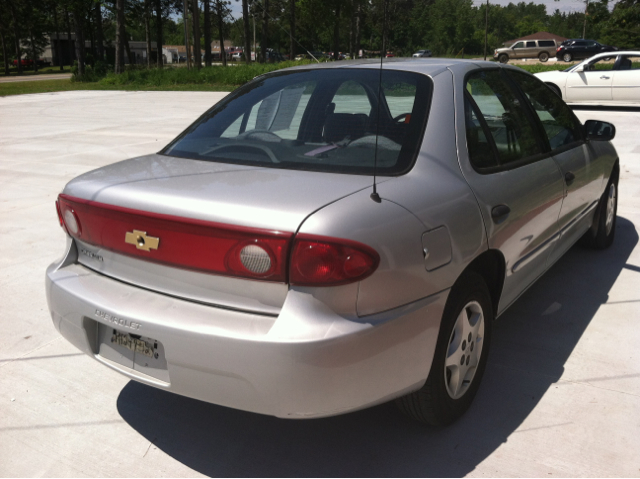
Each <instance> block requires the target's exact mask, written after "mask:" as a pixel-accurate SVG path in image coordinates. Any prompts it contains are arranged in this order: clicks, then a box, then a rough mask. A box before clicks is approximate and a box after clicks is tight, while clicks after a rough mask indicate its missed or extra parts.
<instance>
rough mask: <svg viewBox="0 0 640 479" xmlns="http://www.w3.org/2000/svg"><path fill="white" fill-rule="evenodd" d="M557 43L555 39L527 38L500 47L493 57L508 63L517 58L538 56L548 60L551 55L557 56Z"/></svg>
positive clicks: (544, 60)
mask: <svg viewBox="0 0 640 479" xmlns="http://www.w3.org/2000/svg"><path fill="white" fill-rule="evenodd" d="M556 49H557V44H556V41H555V40H526V41H519V42H516V43H514V44H513V45H511V46H510V47H508V48H498V49H496V50H495V51H494V52H493V57H494V58H495V59H496V60H498V61H499V62H500V63H507V62H508V61H509V60H513V59H515V58H538V59H539V60H540V61H541V62H546V61H547V60H549V57H555V56H556Z"/></svg>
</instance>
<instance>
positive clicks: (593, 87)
mask: <svg viewBox="0 0 640 479" xmlns="http://www.w3.org/2000/svg"><path fill="white" fill-rule="evenodd" d="M612 83H613V61H612V59H606V60H605V59H604V58H600V59H599V60H597V61H595V62H593V63H590V64H587V65H585V66H584V71H581V72H571V73H567V85H566V86H567V90H566V91H567V102H581V101H582V102H594V103H597V102H600V101H609V100H611V85H612Z"/></svg>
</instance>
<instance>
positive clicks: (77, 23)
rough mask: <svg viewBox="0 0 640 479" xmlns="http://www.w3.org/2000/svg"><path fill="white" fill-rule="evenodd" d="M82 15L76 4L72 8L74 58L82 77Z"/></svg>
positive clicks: (79, 75)
mask: <svg viewBox="0 0 640 479" xmlns="http://www.w3.org/2000/svg"><path fill="white" fill-rule="evenodd" d="M83 20H84V17H83V15H82V13H81V8H80V7H78V6H76V8H74V10H73V27H74V29H75V34H76V58H77V59H78V77H79V78H80V79H82V78H83V77H84V31H83V28H82V27H83V25H82V21H83Z"/></svg>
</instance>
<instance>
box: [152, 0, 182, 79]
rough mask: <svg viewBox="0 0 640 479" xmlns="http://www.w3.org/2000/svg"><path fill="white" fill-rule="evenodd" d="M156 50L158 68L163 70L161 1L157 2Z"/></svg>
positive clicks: (157, 0)
mask: <svg viewBox="0 0 640 479" xmlns="http://www.w3.org/2000/svg"><path fill="white" fill-rule="evenodd" d="M156 50H157V51H158V68H162V64H163V62H162V3H161V1H160V0H156ZM188 55H189V51H188V50H187V56H188Z"/></svg>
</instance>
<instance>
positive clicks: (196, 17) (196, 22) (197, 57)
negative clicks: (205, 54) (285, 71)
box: [191, 0, 202, 70]
mask: <svg viewBox="0 0 640 479" xmlns="http://www.w3.org/2000/svg"><path fill="white" fill-rule="evenodd" d="M191 12H192V13H193V61H194V62H195V66H196V68H197V69H198V70H200V68H202V58H201V52H202V50H201V49H200V6H199V5H198V0H193V1H192V3H191Z"/></svg>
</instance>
